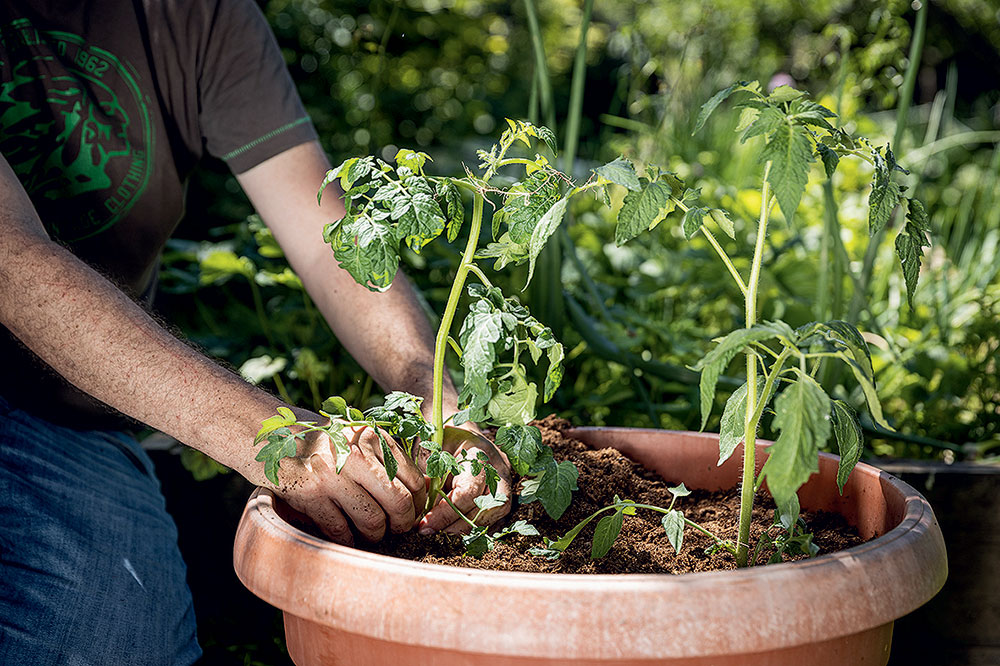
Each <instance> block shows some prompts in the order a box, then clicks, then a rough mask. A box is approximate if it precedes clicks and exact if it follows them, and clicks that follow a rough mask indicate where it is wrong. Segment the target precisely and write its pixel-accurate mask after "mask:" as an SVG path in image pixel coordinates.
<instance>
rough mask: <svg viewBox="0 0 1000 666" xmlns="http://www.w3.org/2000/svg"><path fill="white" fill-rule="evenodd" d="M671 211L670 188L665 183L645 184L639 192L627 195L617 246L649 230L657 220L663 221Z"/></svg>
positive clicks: (616, 237)
mask: <svg viewBox="0 0 1000 666" xmlns="http://www.w3.org/2000/svg"><path fill="white" fill-rule="evenodd" d="M671 210H673V204H672V202H671V200H670V186H669V185H668V184H667V183H665V182H663V181H659V180H655V181H652V182H650V183H647V184H645V186H644V187H643V188H642V189H641V190H640V191H638V192H632V191H630V192H629V193H628V194H627V195H625V200H624V201H623V202H622V208H621V211H619V213H618V225H617V227H616V228H615V244H616V245H624V244H625V243H626V242H628V241H629V240H631V239H633V238H635V237H636V236H638V235H639V234H641V233H642V232H643V231H646V230H647V229H649V228H650V226H652V225H653V224H654V223H655V222H656V221H657V220H660V219H663V216H664V215H666V214H669V212H670V211H671ZM664 211H667V212H666V213H664Z"/></svg>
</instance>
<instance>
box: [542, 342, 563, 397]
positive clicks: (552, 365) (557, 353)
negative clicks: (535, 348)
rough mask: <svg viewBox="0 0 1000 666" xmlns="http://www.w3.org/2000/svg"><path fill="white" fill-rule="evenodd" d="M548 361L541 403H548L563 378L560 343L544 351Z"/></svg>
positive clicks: (561, 347)
mask: <svg viewBox="0 0 1000 666" xmlns="http://www.w3.org/2000/svg"><path fill="white" fill-rule="evenodd" d="M545 353H546V355H547V356H548V359H549V368H548V370H547V371H546V372H545V388H544V392H543V395H542V401H543V402H548V401H549V400H551V399H552V396H553V395H555V393H556V389H557V388H559V384H561V383H562V378H563V366H562V361H563V356H564V353H565V352H564V350H563V346H562V345H561V344H560V343H558V342H557V343H555V344H554V345H552V346H551V347H549V348H548V349H547V350H546V351H545Z"/></svg>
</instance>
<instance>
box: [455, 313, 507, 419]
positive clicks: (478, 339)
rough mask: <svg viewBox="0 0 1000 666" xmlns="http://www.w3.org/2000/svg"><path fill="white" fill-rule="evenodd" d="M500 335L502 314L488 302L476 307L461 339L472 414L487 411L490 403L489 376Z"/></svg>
mask: <svg viewBox="0 0 1000 666" xmlns="http://www.w3.org/2000/svg"><path fill="white" fill-rule="evenodd" d="M501 333H502V322H501V318H500V313H499V312H495V311H493V310H492V309H491V308H490V306H489V304H488V303H487V302H485V301H477V302H475V303H473V305H472V307H471V308H470V310H469V314H468V316H467V317H466V318H465V321H464V322H462V328H461V330H460V331H459V335H458V339H459V342H460V343H461V345H462V350H463V354H462V367H463V368H464V369H465V387H464V388H463V395H465V394H466V393H468V394H469V395H470V396H471V399H470V403H469V404H470V406H471V407H472V408H473V410H479V409H481V408H483V407H485V406H486V405H487V403H488V402H489V400H490V397H491V393H492V392H491V391H490V386H489V373H490V371H491V370H493V365H494V364H495V363H496V347H495V345H496V343H497V342H498V341H499V340H500V336H501Z"/></svg>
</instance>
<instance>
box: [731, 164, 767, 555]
mask: <svg viewBox="0 0 1000 666" xmlns="http://www.w3.org/2000/svg"><path fill="white" fill-rule="evenodd" d="M770 173H771V163H770V162H768V163H767V164H766V165H765V166H764V182H763V184H762V185H761V187H760V222H759V223H758V225H757V242H756V244H755V246H754V251H753V264H752V265H751V267H750V279H749V280H747V290H746V327H747V328H751V327H753V326H754V325H755V324H756V323H757V287H758V286H759V284H760V265H761V261H762V259H763V256H764V238H765V236H766V235H767V218H768V213H769V212H770V208H771V205H770V199H771V188H770V185H769V183H768V182H767V177H768V176H769V175H770ZM756 412H757V352H755V351H753V350H748V351H747V407H746V421H745V426H746V427H745V429H744V431H743V482H742V487H741V489H740V529H739V538H738V540H737V543H736V566H738V567H745V566H747V560H748V558H749V554H750V550H749V545H750V518H751V514H752V512H753V493H754V475H755V472H756V445H757V421H756V420H755V419H754V415H755V414H756Z"/></svg>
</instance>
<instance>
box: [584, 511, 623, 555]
mask: <svg viewBox="0 0 1000 666" xmlns="http://www.w3.org/2000/svg"><path fill="white" fill-rule="evenodd" d="M623 522H624V517H623V514H622V511H621V510H620V509H619V510H618V511H615V512H614V513H613V514H611V515H610V516H604V517H603V518H601V519H600V520H599V521H598V522H597V527H596V528H595V529H594V543H593V545H592V546H591V549H590V559H592V560H597V559H600V558H602V557H604V556H605V555H607V554H608V551H609V550H611V546H612V545H614V543H615V539H617V538H618V535H619V534H621V531H622V523H623Z"/></svg>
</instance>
